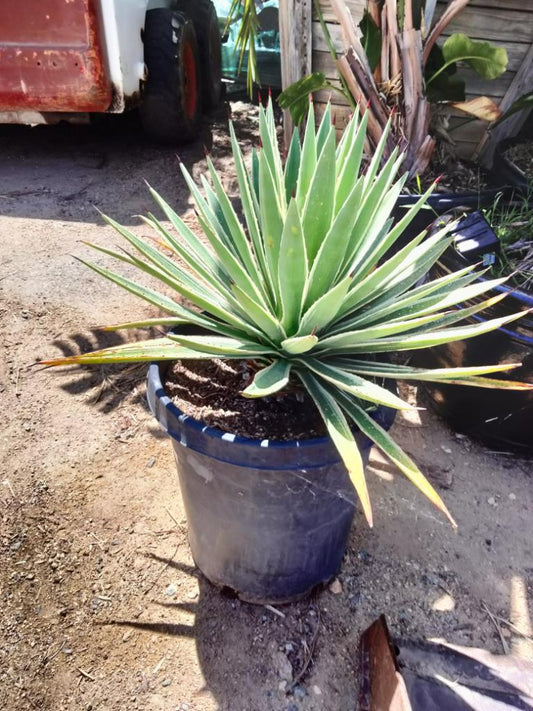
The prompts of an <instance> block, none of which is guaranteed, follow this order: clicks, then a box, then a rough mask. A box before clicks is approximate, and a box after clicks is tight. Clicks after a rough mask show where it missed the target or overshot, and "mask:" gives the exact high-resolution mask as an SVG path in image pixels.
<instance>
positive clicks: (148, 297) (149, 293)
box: [78, 259, 183, 314]
mask: <svg viewBox="0 0 533 711" xmlns="http://www.w3.org/2000/svg"><path fill="white" fill-rule="evenodd" d="M78 261H80V262H81V263H82V264H85V266H86V267H89V269H92V270H93V271H94V272H96V273H97V274H100V276H103V277H105V278H106V279H109V281H112V282H113V283H115V284H118V286H121V287H122V288H123V289H125V290H126V291H129V292H130V294H134V295H135V296H138V297H139V298H141V299H144V301H148V303H149V304H152V305H153V306H157V307H159V308H160V309H163V311H167V312H168V313H170V314H182V313H183V306H181V304H178V303H176V302H175V301H173V300H172V299H170V298H169V297H168V296H165V295H164V294H160V293H159V292H157V291H154V290H153V289H149V288H148V287H145V286H142V285H141V284H137V283H136V282H134V281H132V280H131V279H127V278H126V277H123V276H122V275H121V274H115V273H114V272H112V271H110V270H109V269H105V267H100V266H98V265H97V264H92V262H87V261H86V260H84V259H79V260H78Z"/></svg>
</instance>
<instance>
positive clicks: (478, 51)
mask: <svg viewBox="0 0 533 711" xmlns="http://www.w3.org/2000/svg"><path fill="white" fill-rule="evenodd" d="M442 54H443V57H444V61H445V64H444V65H443V66H442V67H441V68H440V69H439V70H438V71H437V72H436V73H435V74H433V76H431V77H429V79H428V80H427V83H428V84H431V83H432V82H433V81H434V80H435V77H436V76H438V75H439V74H441V73H442V72H443V71H444V70H445V68H446V67H447V66H449V65H450V64H453V63H455V62H466V63H467V64H469V65H470V66H471V67H472V69H473V70H474V71H475V72H477V73H478V74H479V76H480V77H482V78H483V79H497V78H498V77H499V76H501V75H502V74H503V73H504V71H505V70H506V69H507V62H508V58H507V52H506V50H505V49H504V48H503V47H496V46H495V45H491V44H489V43H488V42H479V41H476V40H472V39H470V37H468V36H467V35H465V34H463V33H462V32H457V33H455V34H453V35H451V36H450V37H448V39H447V40H446V41H445V42H444V44H443V45H442Z"/></svg>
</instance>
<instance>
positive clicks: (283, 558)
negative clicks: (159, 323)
mask: <svg viewBox="0 0 533 711" xmlns="http://www.w3.org/2000/svg"><path fill="white" fill-rule="evenodd" d="M147 390H148V403H149V405H150V409H151V410H152V412H153V414H154V415H155V416H156V418H157V420H158V421H159V423H160V425H161V426H162V427H163V429H164V430H165V431H166V432H167V433H168V434H169V435H170V436H171V438H172V445H173V447H174V454H175V457H176V463H177V467H178V474H179V480H180V487H181V492H182V496H183V502H184V505H185V510H186V514H187V521H188V527H189V542H190V546H191V551H192V555H193V558H194V560H195V563H196V565H197V566H198V567H199V568H200V570H201V571H202V572H203V573H204V575H205V576H206V577H207V578H208V579H209V580H210V581H211V582H212V583H214V584H215V585H218V586H221V587H227V588H230V589H231V590H233V591H235V593H237V595H238V596H239V597H240V598H241V599H242V600H245V601H248V602H256V603H267V602H270V603H274V602H275V603H282V602H290V601H292V600H297V599H298V598H300V597H303V596H305V595H306V594H308V593H309V592H310V591H311V590H312V589H313V588H314V587H315V586H317V585H318V584H320V583H325V582H327V581H328V580H330V579H331V578H332V577H333V576H334V575H335V574H336V573H337V572H338V570H339V568H340V566H341V562H342V558H343V555H344V551H345V549H346V544H347V540H348V534H349V532H350V527H351V524H352V520H353V517H354V512H355V507H356V502H357V498H356V494H355V491H354V489H353V487H352V485H351V483H350V480H349V478H348V474H347V472H346V469H345V467H344V466H343V464H342V462H341V461H340V460H339V456H338V454H337V451H336V449H335V447H334V445H333V444H332V442H331V440H330V439H329V438H317V439H310V440H302V441H295V442H273V441H269V440H253V439H247V438H244V437H238V436H236V435H233V434H230V433H228V432H223V431H221V430H218V429H214V428H212V427H207V426H206V425H203V424H202V423H201V422H198V421H196V420H193V419H192V418H191V417H188V416H187V415H185V414H183V413H182V412H181V411H180V410H179V409H178V408H177V407H176V406H175V405H174V404H173V403H172V402H171V400H170V399H169V397H168V396H167V395H166V393H165V390H164V388H163V385H162V382H161V374H160V368H159V365H157V364H152V365H151V366H150V368H149V371H148V381H147ZM374 419H376V421H378V422H380V424H382V425H383V426H384V427H386V428H387V429H388V428H389V427H390V426H391V425H392V422H393V420H394V411H391V410H390V409H388V408H379V409H378V410H377V411H376V413H375V415H374ZM356 439H357V442H358V444H359V447H360V449H361V452H362V455H363V458H364V460H365V463H366V462H367V461H368V456H369V453H370V447H371V442H370V440H368V439H367V438H366V437H364V436H363V435H362V434H360V433H359V434H357V435H356Z"/></svg>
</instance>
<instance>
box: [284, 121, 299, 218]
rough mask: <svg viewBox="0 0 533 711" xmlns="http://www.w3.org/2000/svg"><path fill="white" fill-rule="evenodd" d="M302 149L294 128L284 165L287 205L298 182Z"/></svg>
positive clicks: (294, 194) (296, 130)
mask: <svg viewBox="0 0 533 711" xmlns="http://www.w3.org/2000/svg"><path fill="white" fill-rule="evenodd" d="M301 155H302V147H301V145H300V134H299V132H298V129H297V128H295V129H294V131H293V134H292V139H291V144H290V146H289V153H288V155H287V162H286V163H285V199H286V200H287V204H289V202H290V200H291V198H292V197H295V196H296V185H297V182H298V172H299V170H300V158H301Z"/></svg>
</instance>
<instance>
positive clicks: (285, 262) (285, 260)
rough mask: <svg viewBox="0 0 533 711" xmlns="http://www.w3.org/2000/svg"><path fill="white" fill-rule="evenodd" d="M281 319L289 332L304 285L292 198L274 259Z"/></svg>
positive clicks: (292, 329)
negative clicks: (276, 255)
mask: <svg viewBox="0 0 533 711" xmlns="http://www.w3.org/2000/svg"><path fill="white" fill-rule="evenodd" d="M278 281H279V295H280V301H281V323H282V325H283V328H284V329H285V331H286V332H287V333H288V334H291V335H293V334H294V333H295V332H296V330H297V326H298V320H299V318H300V313H301V311H302V303H303V300H304V298H305V292H306V288H307V253H306V249H305V238H304V233H303V229H302V223H301V222H300V215H299V214H298V206H297V204H296V200H295V199H291V201H290V203H289V209H288V210H287V217H286V219H285V225H284V227H283V234H282V236H281V245H280V251H279V262H278Z"/></svg>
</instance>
